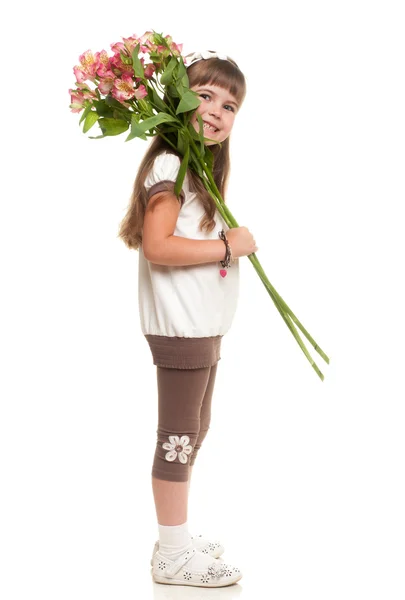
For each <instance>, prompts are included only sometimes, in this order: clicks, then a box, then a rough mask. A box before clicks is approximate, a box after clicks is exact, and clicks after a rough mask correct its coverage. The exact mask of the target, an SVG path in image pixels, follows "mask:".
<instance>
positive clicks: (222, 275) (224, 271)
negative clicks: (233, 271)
mask: <svg viewBox="0 0 405 600" xmlns="http://www.w3.org/2000/svg"><path fill="white" fill-rule="evenodd" d="M219 274H220V275H221V277H226V276H227V274H228V273H227V271H226V269H221V270H220V272H219Z"/></svg>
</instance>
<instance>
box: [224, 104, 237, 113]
mask: <svg viewBox="0 0 405 600" xmlns="http://www.w3.org/2000/svg"><path fill="white" fill-rule="evenodd" d="M226 107H228V108H230V109H231V111H232V112H235V109H234V107H233V106H231V105H230V104H225V108H226ZM228 108H227V110H228Z"/></svg>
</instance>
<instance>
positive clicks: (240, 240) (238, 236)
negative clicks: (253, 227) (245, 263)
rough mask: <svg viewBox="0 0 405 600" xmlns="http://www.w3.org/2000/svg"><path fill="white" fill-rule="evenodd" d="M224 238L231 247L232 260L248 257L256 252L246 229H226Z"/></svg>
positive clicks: (250, 235) (251, 237)
mask: <svg viewBox="0 0 405 600" xmlns="http://www.w3.org/2000/svg"><path fill="white" fill-rule="evenodd" d="M226 237H227V238H228V241H229V245H230V246H231V249H232V256H233V258H239V257H240V256H249V254H252V253H253V252H257V250H258V247H257V246H256V241H255V240H254V238H253V235H252V234H251V233H250V231H249V229H248V228H247V227H233V228H232V229H228V231H227V232H226Z"/></svg>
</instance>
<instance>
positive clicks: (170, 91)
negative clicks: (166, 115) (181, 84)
mask: <svg viewBox="0 0 405 600" xmlns="http://www.w3.org/2000/svg"><path fill="white" fill-rule="evenodd" d="M166 94H168V95H169V96H170V97H171V98H178V97H179V92H178V91H177V90H176V88H175V86H174V85H168V86H167V87H166Z"/></svg>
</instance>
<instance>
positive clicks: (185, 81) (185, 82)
mask: <svg viewBox="0 0 405 600" xmlns="http://www.w3.org/2000/svg"><path fill="white" fill-rule="evenodd" d="M181 83H182V85H183V86H184V87H185V88H189V87H190V82H189V80H188V75H187V73H186V74H185V75H183V77H182V78H181Z"/></svg>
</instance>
